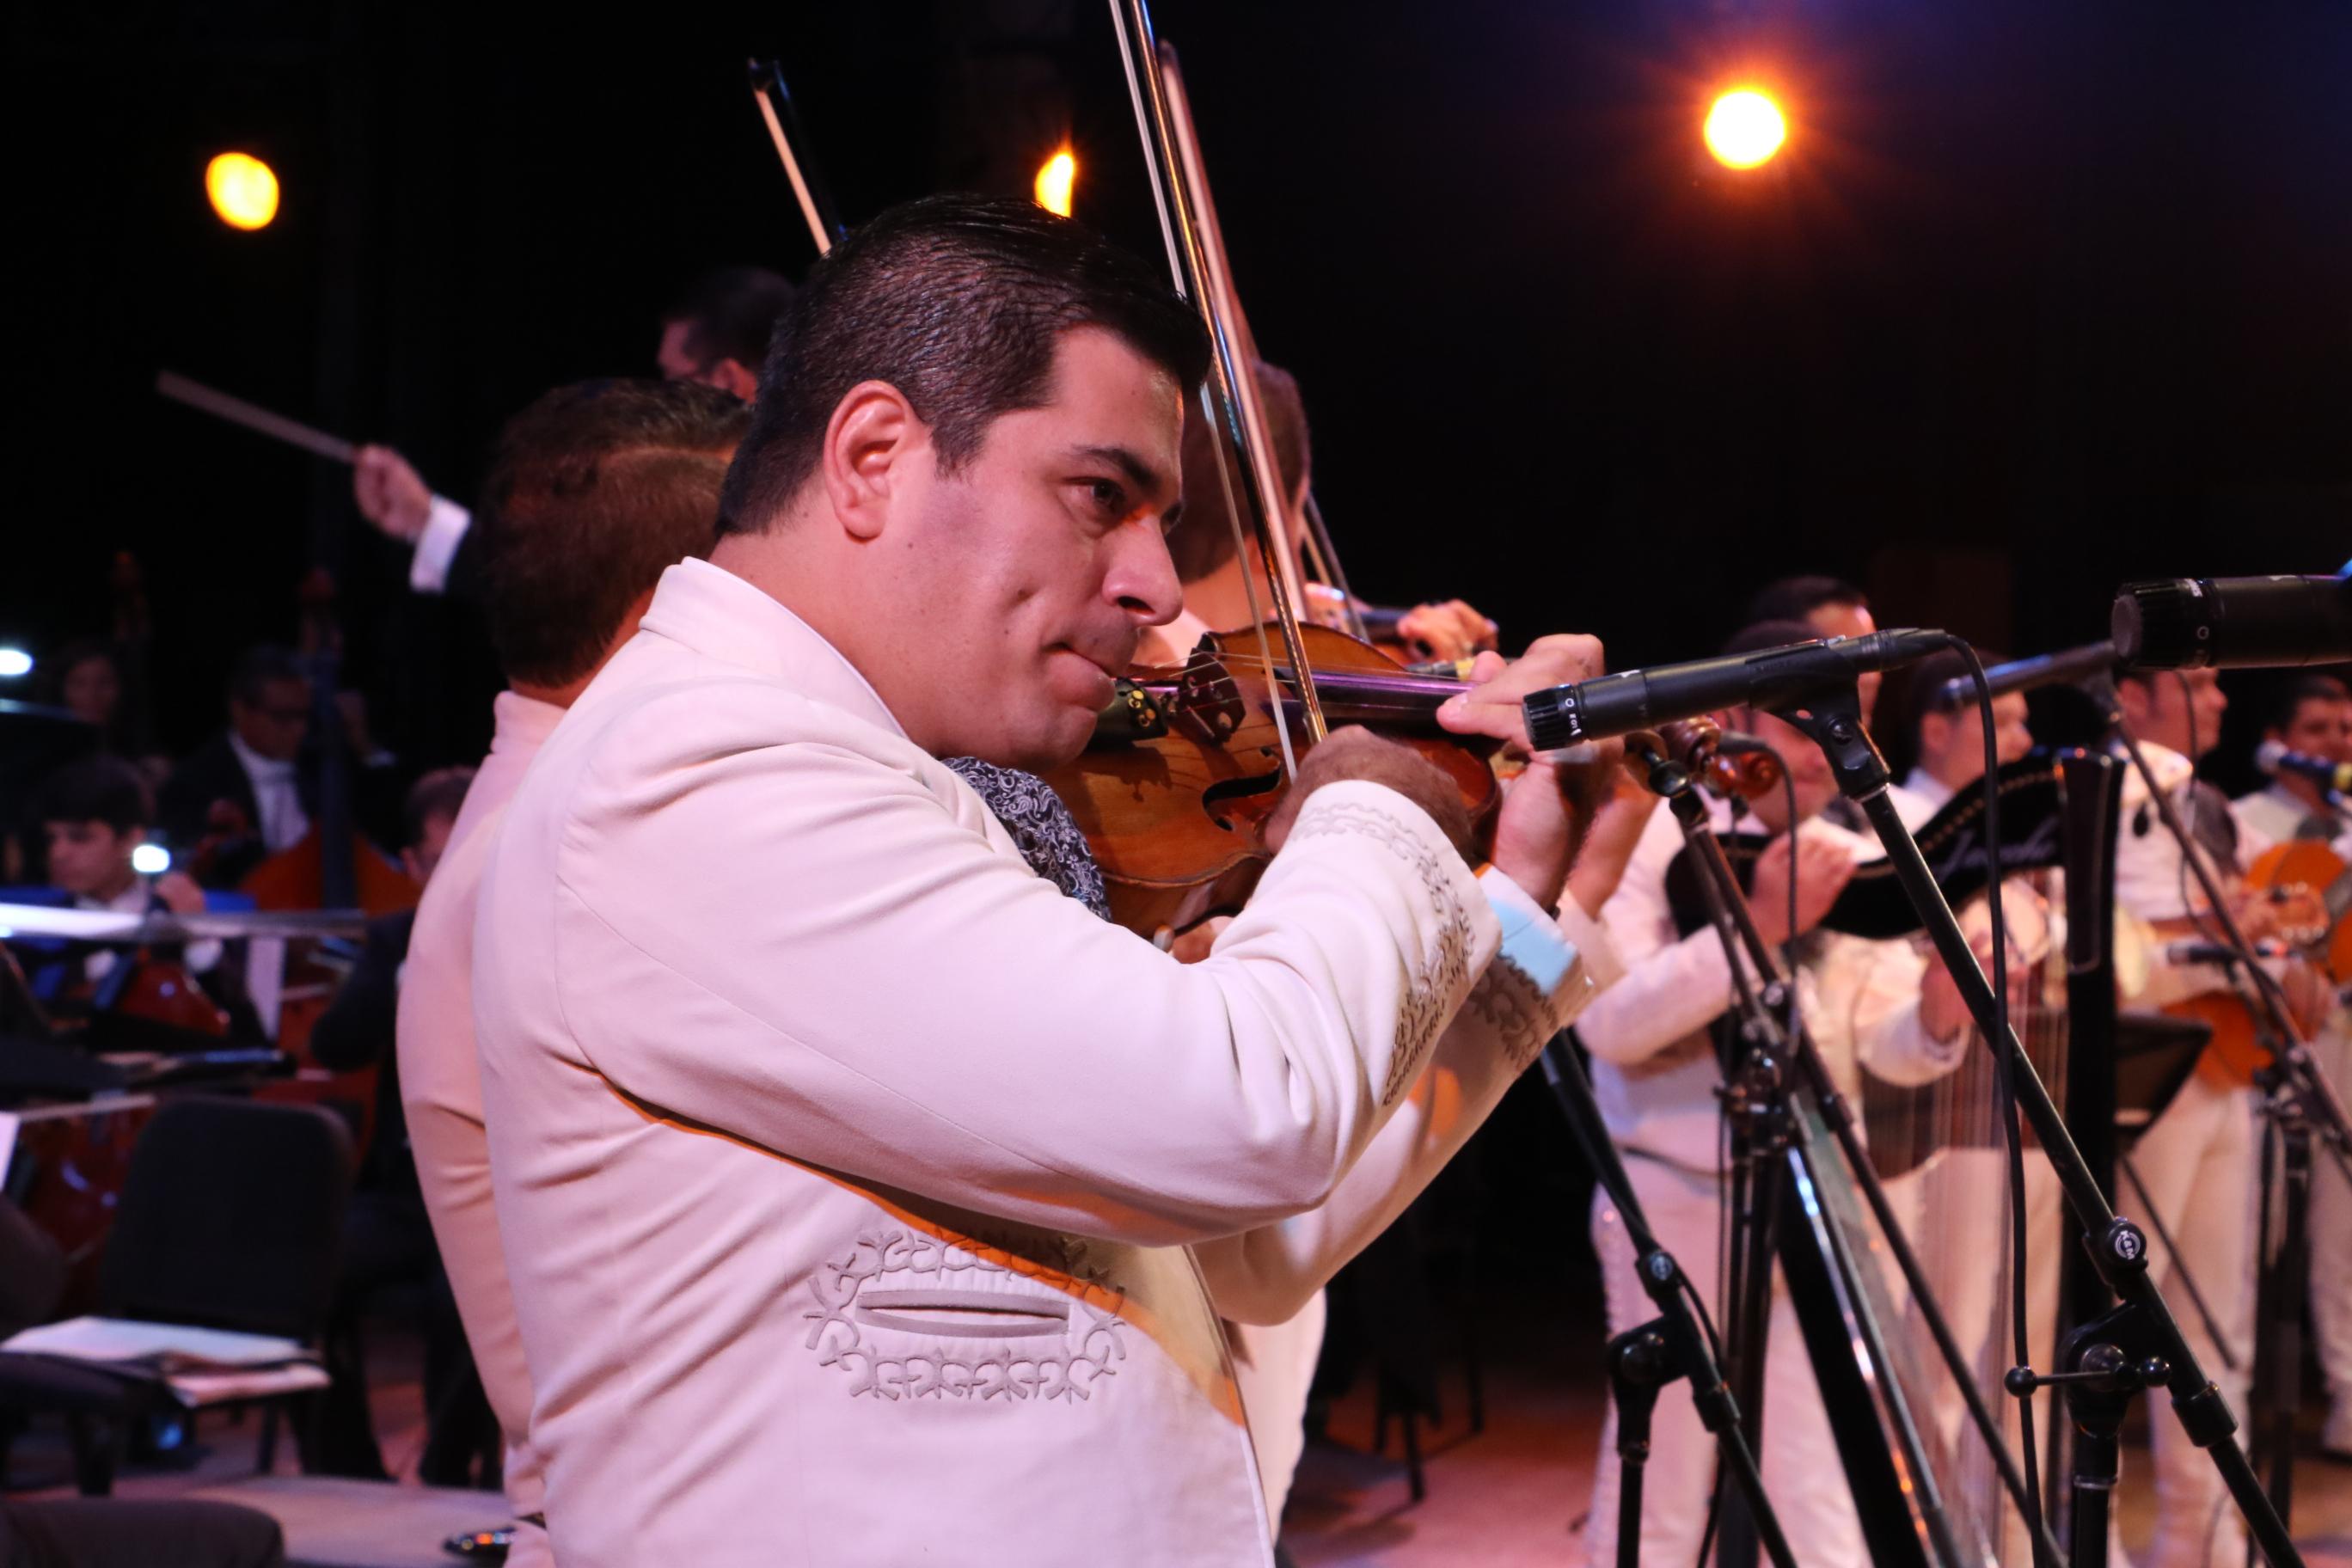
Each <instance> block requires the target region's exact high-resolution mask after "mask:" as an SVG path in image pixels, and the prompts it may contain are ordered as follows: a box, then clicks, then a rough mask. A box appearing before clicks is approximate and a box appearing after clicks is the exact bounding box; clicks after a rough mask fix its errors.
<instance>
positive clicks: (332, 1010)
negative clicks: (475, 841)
mask: <svg viewBox="0 0 2352 1568" xmlns="http://www.w3.org/2000/svg"><path fill="white" fill-rule="evenodd" d="M415 925H416V911H415V910H401V911H400V912H399V913H397V914H389V915H380V916H378V917H377V918H376V919H374V920H372V921H369V922H368V933H367V946H366V948H365V949H363V950H362V952H361V953H360V961H359V963H358V964H357V965H356V966H354V967H353V968H352V973H351V978H350V979H348V980H346V981H344V982H343V984H342V989H341V990H339V991H337V992H336V993H335V999H334V1001H333V1002H331V1003H330V1004H329V1005H328V1007H327V1010H326V1011H325V1012H324V1013H321V1014H320V1015H319V1021H318V1022H317V1023H316V1024H313V1025H312V1026H310V1054H311V1055H312V1056H313V1057H315V1058H318V1061H319V1065H320V1067H323V1068H333V1069H334V1070H335V1071H337V1072H352V1071H354V1070H356V1069H358V1068H365V1067H373V1068H375V1069H376V1077H375V1137H374V1139H373V1142H370V1143H369V1145H368V1153H367V1163H366V1164H365V1166H364V1168H362V1171H361V1172H360V1184H361V1185H362V1186H364V1187H373V1188H375V1189H377V1190H379V1191H384V1192H395V1193H401V1194H410V1193H415V1192H416V1191H417V1186H416V1156H415V1155H414V1154H412V1153H410V1152H409V1149H408V1118H407V1117H406V1115H405V1114H404V1113H403V1112H402V1110H401V1109H400V1053H399V1052H398V1051H397V1050H396V1049H395V1048H394V1026H395V1025H396V1023H397V1022H398V1019H399V1016H400V968H401V965H402V964H404V963H407V962H408V936H409V932H410V931H413V930H414V929H415Z"/></svg>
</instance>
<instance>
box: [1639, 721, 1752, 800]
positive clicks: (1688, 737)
mask: <svg viewBox="0 0 2352 1568" xmlns="http://www.w3.org/2000/svg"><path fill="white" fill-rule="evenodd" d="M1657 732H1658V738H1659V740H1660V741H1661V742H1663V743H1664V749H1665V753H1666V755H1667V756H1668V757H1669V758H1671V759H1672V760H1673V761H1675V762H1676V763H1680V764H1682V766H1683V767H1684V768H1685V770H1687V771H1688V772H1689V773H1690V775H1691V778H1692V779H1693V780H1694V781H1696V783H1697V784H1698V786H1699V787H1700V788H1701V789H1704V790H1705V791H1706V793H1707V794H1709V795H1715V796H1717V797H1718V798H1719V799H1723V800H1756V799H1759V798H1760V797H1762V796H1764V795H1769V794H1770V793H1771V792H1772V791H1774V790H1776V789H1779V788H1780V762H1779V761H1778V760H1777V759H1776V758H1775V757H1774V756H1773V755H1772V753H1771V752H1758V751H1748V750H1745V749H1740V748H1738V747H1730V748H1727V747H1726V746H1725V745H1724V740H1723V728H1722V726H1721V725H1719V724H1717V722H1716V721H1714V720H1712V719H1706V718H1699V719H1678V720H1676V721H1675V722H1673V723H1671V724H1661V725H1659V726H1658V731H1657Z"/></svg>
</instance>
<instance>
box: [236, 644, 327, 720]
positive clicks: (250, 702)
mask: <svg viewBox="0 0 2352 1568" xmlns="http://www.w3.org/2000/svg"><path fill="white" fill-rule="evenodd" d="M285 680H299V681H304V682H308V681H309V680H310V669H309V668H308V667H306V666H305V665H304V664H303V662H302V656H301V655H300V654H298V653H296V652H295V651H294V650H293V649H292V648H290V647H278V645H277V644H275V643H259V644H257V645H256V646H254V647H249V648H247V649H246V650H245V651H244V652H243V653H241V654H238V655H237V656H236V663H235V664H233V665H231V666H230V667H229V672H228V694H229V696H230V698H231V699H233V700H236V701H238V702H242V703H244V704H245V705H246V706H247V708H257V707H259V706H260V705H261V699H262V689H263V688H265V687H267V686H269V685H271V684H273V683H274V682H278V681H285Z"/></svg>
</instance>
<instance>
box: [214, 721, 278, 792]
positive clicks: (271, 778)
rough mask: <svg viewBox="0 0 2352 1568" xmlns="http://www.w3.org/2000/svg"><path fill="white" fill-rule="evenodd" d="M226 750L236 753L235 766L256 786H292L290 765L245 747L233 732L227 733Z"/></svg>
mask: <svg viewBox="0 0 2352 1568" xmlns="http://www.w3.org/2000/svg"><path fill="white" fill-rule="evenodd" d="M228 749H229V750H230V751H232V752H236V763H237V766H239V767H241V768H243V769H244V770H245V776H246V777H247V778H249V779H251V780H252V781H253V782H254V784H256V785H257V786H258V785H260V784H265V783H268V784H292V783H293V782H294V764H293V763H281V762H279V761H278V760H277V759H276V758H275V757H265V756H263V755H262V754H261V753H260V752H257V751H255V750H254V749H253V748H252V747H251V746H248V745H247V744H246V743H245V742H244V741H243V740H242V739H241V738H240V737H239V736H238V735H237V732H236V731H234V730H231V731H229V732H228Z"/></svg>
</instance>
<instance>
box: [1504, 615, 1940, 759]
mask: <svg viewBox="0 0 2352 1568" xmlns="http://www.w3.org/2000/svg"><path fill="white" fill-rule="evenodd" d="M1947 641H1948V637H1947V635H1946V634H1945V633H1943V632H1939V631H1917V630H1910V629H1904V630H1897V631H1885V632H1872V633H1870V634H1869V635H1868V636H1866V637H1832V638H1831V639H1829V640H1828V641H1827V642H1822V641H1818V640H1816V641H1813V642H1801V643H1791V644H1790V645H1789V646H1788V647H1768V648H1760V649H1759V650H1758V651H1756V652H1754V653H1739V654H1731V655H1728V656H1727V657H1725V658H1703V659H1699V660H1696V662H1694V663H1690V664H1665V665H1660V666H1659V667H1658V668H1655V669H1628V670H1624V671H1622V672H1620V673H1618V674H1616V675H1600V676H1595V677H1593V679H1591V680H1572V681H1570V682H1569V683H1568V684H1567V685H1565V686H1554V687H1550V688H1548V689H1544V690H1541V691H1534V692H1530V693H1528V696H1527V697H1526V698H1525V699H1523V700H1522V701H1521V703H1520V709H1521V710H1522V711H1523V712H1524V713H1525V714H1526V716H1527V721H1528V741H1529V742H1530V743H1531V744H1532V745H1533V747H1534V749H1535V750H1536V751H1538V752H1558V751H1565V750H1567V749H1568V748H1569V747H1570V746H1575V745H1580V744H1582V743H1583V742H1587V741H1605V740H1607V739H1608V738H1609V737H1610V736H1612V735H1623V734H1627V733H1630V732H1631V731H1635V730H1650V729H1655V728H1656V727H1657V726H1658V725H1660V724H1666V723H1671V722H1673V721H1675V720H1677V719H1695V718H1696V717H1698V715H1700V714H1702V713H1712V712H1714V711H1716V710H1717V709H1722V708H1738V707H1753V708H1766V709H1769V708H1801V707H1803V706H1804V705H1805V703H1806V700H1808V699H1810V698H1813V697H1817V696H1819V695H1820V694H1821V693H1822V692H1823V691H1825V690H1828V689H1832V688H1835V687H1839V686H1843V685H1845V684H1847V683H1849V682H1851V681H1852V680H1853V679H1854V678H1855V677H1856V676H1859V675H1863V674H1864V673H1866V672H1868V671H1871V670H1874V669H1891V668H1894V667H1895V666H1896V665H1898V664H1909V663H1910V662H1912V661H1913V660H1914V659H1921V658H1927V656H1928V655H1929V654H1931V653H1934V652H1935V651H1936V650H1937V648H1940V647H1944V646H1945V645H1946V643H1947Z"/></svg>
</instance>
